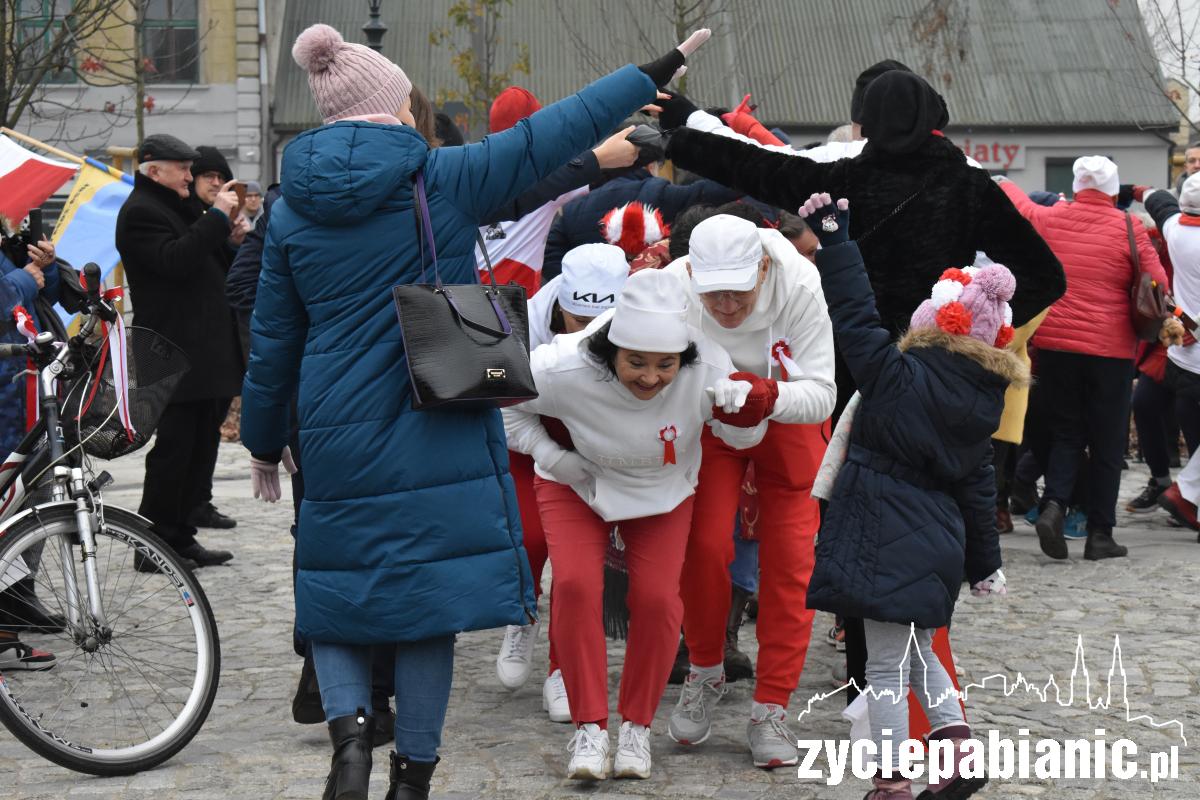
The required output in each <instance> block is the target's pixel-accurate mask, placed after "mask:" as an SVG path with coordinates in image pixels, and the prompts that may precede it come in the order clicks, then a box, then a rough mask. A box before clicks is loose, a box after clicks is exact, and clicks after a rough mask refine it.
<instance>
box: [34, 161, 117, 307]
mask: <svg viewBox="0 0 1200 800" xmlns="http://www.w3.org/2000/svg"><path fill="white" fill-rule="evenodd" d="M114 172H115V170H111V169H110V168H109V167H106V166H104V165H103V164H96V163H95V162H92V160H91V159H86V160H85V163H83V164H82V165H81V166H80V168H79V175H78V176H77V177H76V178H75V186H74V187H73V188H72V189H71V194H70V196H68V197H67V204H66V205H65V206H63V210H62V214H61V215H59V218H58V224H57V225H55V226H54V236H53V237H52V238H53V239H54V249H55V252H56V253H57V255H58V257H59V258H62V259H64V260H66V261H67V262H69V263H70V264H71V266H73V267H75V269H78V270H82V269H83V265H84V264H87V263H88V262H91V261H94V262H96V264H98V265H99V266H100V274H101V276H102V277H104V278H107V277H108V276H109V273H111V272H112V271H113V270H114V269H116V267H117V265H118V264H119V263H120V262H121V256H120V254H118V253H117V213H118V212H120V210H121V206H122V205H123V204H124V203H125V198H127V197H129V193H130V192H131V191H133V178H132V177H131V176H129V175H121V177H116V175H114V174H113V173H114ZM55 310H56V311H58V314H59V316H60V317H62V319H63V322H64V324H70V320H71V319H72V318H73V317H74V316H75V315H74V314H67V313H66V312H65V311H63V310H62V308H61V307H57V306H56V307H55Z"/></svg>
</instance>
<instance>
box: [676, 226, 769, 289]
mask: <svg viewBox="0 0 1200 800" xmlns="http://www.w3.org/2000/svg"><path fill="white" fill-rule="evenodd" d="M762 256H763V248H762V237H761V236H760V235H759V232H758V227H757V226H756V225H755V224H754V223H753V222H750V221H749V220H746V219H742V218H741V217H735V216H732V215H730V214H717V215H716V216H713V217H709V218H708V219H706V220H704V221H703V222H701V223H700V224H699V225H697V226H696V227H695V228H693V229H692V237H691V239H689V240H688V263H689V264H690V265H691V268H692V286H694V287H695V289H696V291H697V292H699V293H701V294H703V293H705V292H719V291H733V292H747V291H750V290H751V289H753V288H754V286H755V284H757V283H758V265H759V262H760V261H762Z"/></svg>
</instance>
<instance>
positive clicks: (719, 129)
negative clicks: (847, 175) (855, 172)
mask: <svg viewBox="0 0 1200 800" xmlns="http://www.w3.org/2000/svg"><path fill="white" fill-rule="evenodd" d="M687 127H689V128H692V129H693V130H698V131H703V132H705V133H715V134H716V135H718V136H724V137H726V138H728V139H737V140H738V141H739V142H745V143H746V144H752V145H754V146H755V147H759V148H762V149H763V150H771V151H774V152H776V153H783V154H784V155H789V156H804V157H805V158H807V159H809V160H810V161H816V162H818V163H821V164H827V163H829V162H832V161H841V160H842V159H843V158H854V157H855V156H857V155H859V154H861V153H862V151H863V148H864V147H866V145H867V140H866V139H855V140H854V141H852V142H828V143H826V144H822V145H817V146H816V147H809V148H808V149H806V150H797V149H795V148H793V147H792V146H791V145H786V144H763V143H762V142H760V141H758V140H757V139H751V138H750V137H749V136H745V135H743V134H740V133H738V132H737V131H735V130H734V129H733V128H731V127H729V126H728V125H726V124H725V123H724V122H722V121H721V118H720V117H716V116H713V115H712V114H709V113H708V112H707V111H693V112H692V113H691V114H690V115H688V118H687ZM967 163H968V164H970V165H971V166H972V167H977V168H978V169H983V165H982V164H980V163H979V162H978V161H976V160H975V159H973V158H971V157H970V156H967ZM788 211H795V209H794V208H792V209H788Z"/></svg>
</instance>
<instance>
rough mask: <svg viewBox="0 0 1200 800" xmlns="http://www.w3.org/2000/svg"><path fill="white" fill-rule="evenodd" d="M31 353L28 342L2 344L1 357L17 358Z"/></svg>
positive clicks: (0, 348) (0, 346)
mask: <svg viewBox="0 0 1200 800" xmlns="http://www.w3.org/2000/svg"><path fill="white" fill-rule="evenodd" d="M27 355H29V345H27V344H0V358H17V357H19V356H27Z"/></svg>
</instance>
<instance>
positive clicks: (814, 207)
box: [796, 194, 850, 247]
mask: <svg viewBox="0 0 1200 800" xmlns="http://www.w3.org/2000/svg"><path fill="white" fill-rule="evenodd" d="M840 205H846V206H847V207H846V208H840V207H839V206H840ZM796 213H798V214H799V215H800V216H801V217H804V221H805V222H807V223H808V227H809V228H810V229H811V230H812V232H813V233H814V234H816V237H817V240H818V241H820V242H821V247H833V246H834V245H838V244H843V243H845V242H848V241H850V209H849V204H848V203H846V201H844V200H838V201H836V202H835V201H834V200H833V198H831V197H830V196H829V195H828V194H814V195H813V196H812V197H810V198H809V199H808V200H806V201H805V202H804V205H802V206H800V208H799V210H798V211H797V212H796Z"/></svg>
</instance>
